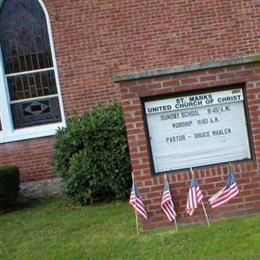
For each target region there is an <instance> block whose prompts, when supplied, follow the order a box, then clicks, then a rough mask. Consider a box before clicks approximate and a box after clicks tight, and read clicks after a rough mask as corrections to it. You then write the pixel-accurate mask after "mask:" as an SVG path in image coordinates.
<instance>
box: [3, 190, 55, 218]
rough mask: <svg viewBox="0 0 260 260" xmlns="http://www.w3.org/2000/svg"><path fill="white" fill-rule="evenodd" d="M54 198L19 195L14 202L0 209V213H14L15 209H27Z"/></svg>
mask: <svg viewBox="0 0 260 260" xmlns="http://www.w3.org/2000/svg"><path fill="white" fill-rule="evenodd" d="M54 199H56V198H54V197H53V198H28V197H23V196H21V195H20V196H19V197H18V198H17V200H16V202H15V203H13V204H12V205H10V206H8V207H6V208H4V209H0V215H2V214H10V213H14V212H16V211H25V210H28V209H33V208H37V207H39V206H42V205H44V204H46V203H49V202H50V201H52V200H54Z"/></svg>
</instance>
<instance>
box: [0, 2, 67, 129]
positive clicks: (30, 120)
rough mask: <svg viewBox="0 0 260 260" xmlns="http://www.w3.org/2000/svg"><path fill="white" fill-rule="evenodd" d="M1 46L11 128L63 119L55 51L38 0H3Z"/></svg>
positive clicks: (0, 24)
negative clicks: (54, 60)
mask: <svg viewBox="0 0 260 260" xmlns="http://www.w3.org/2000/svg"><path fill="white" fill-rule="evenodd" d="M0 47H1V52H2V67H3V70H4V75H5V77H4V78H5V80H4V81H5V85H6V89H7V91H6V92H7V95H6V97H7V99H8V103H9V110H10V115H11V122H12V127H13V129H20V128H26V127H31V126H39V125H45V124H53V123H58V122H62V113H61V105H62V103H61V100H60V95H59V93H58V81H57V70H56V67H55V65H54V62H53V59H54V57H53V56H54V53H53V51H52V48H51V42H50V38H49V31H48V24H47V20H46V14H45V12H44V10H43V7H42V5H41V4H40V1H38V0H6V1H4V3H3V5H2V7H1V11H0ZM0 84H1V82H0ZM2 86H3V82H2V84H1V85H0V88H1V87H2ZM0 112H1V111H0ZM1 128H3V130H4V124H3V125H2V126H1V125H0V130H1Z"/></svg>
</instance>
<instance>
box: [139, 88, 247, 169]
mask: <svg viewBox="0 0 260 260" xmlns="http://www.w3.org/2000/svg"><path fill="white" fill-rule="evenodd" d="M144 109H145V116H146V121H147V127H148V135H149V140H150V145H151V152H152V160H153V167H154V171H155V173H162V172H167V171H172V170H179V169H185V168H189V167H197V166H204V165H212V164H217V163H223V162H230V161H237V160H245V159H250V158H251V150H250V145H249V138H248V132H247V119H246V115H245V108H244V95H243V90H242V88H236V89H229V90H224V91H215V92H208V93H204V94H196V95H190V96H183V97H174V98H166V99H160V100H153V101H145V102H144Z"/></svg>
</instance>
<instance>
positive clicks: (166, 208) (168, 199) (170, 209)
mask: <svg viewBox="0 0 260 260" xmlns="http://www.w3.org/2000/svg"><path fill="white" fill-rule="evenodd" d="M161 209H162V211H163V212H164V214H165V215H166V217H167V219H168V220H169V221H174V220H176V217H177V214H176V212H175V209H174V204H173V201H172V196H171V191H170V187H169V183H168V180H167V178H166V177H164V188H163V195H162V201H161Z"/></svg>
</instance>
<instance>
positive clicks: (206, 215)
mask: <svg viewBox="0 0 260 260" xmlns="http://www.w3.org/2000/svg"><path fill="white" fill-rule="evenodd" d="M190 171H191V175H192V177H194V176H195V175H194V172H193V170H192V168H191V167H190ZM201 205H202V208H203V211H204V215H205V218H206V220H207V224H208V227H210V222H209V216H208V213H207V211H206V208H205V205H204V202H203V201H201Z"/></svg>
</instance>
